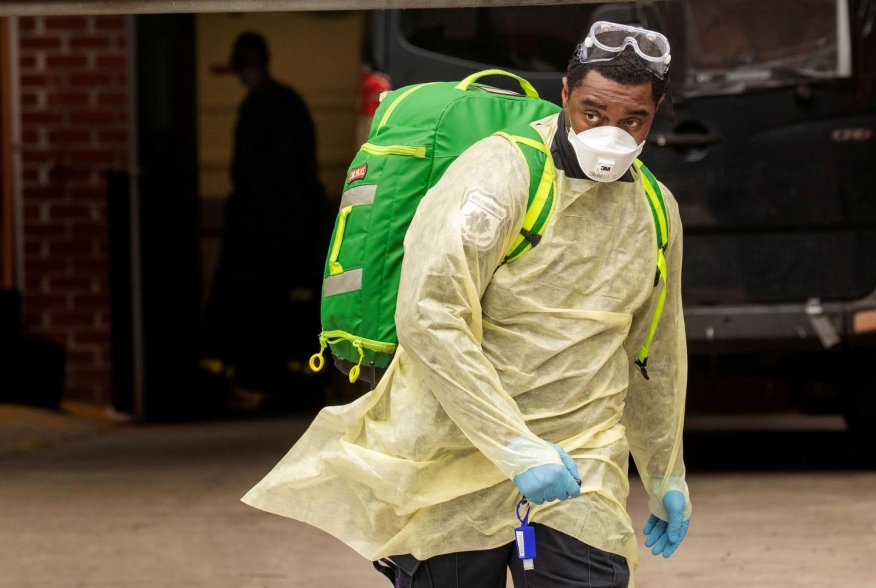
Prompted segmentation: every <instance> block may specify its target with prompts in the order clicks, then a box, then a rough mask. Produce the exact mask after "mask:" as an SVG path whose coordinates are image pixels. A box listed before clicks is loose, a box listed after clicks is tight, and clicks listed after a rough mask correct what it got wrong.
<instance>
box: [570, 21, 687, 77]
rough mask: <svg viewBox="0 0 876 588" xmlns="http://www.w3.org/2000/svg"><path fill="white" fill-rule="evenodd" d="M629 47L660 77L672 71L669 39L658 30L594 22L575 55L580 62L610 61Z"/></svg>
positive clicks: (643, 63)
mask: <svg viewBox="0 0 876 588" xmlns="http://www.w3.org/2000/svg"><path fill="white" fill-rule="evenodd" d="M627 47H632V48H633V50H634V51H635V52H636V54H637V55H638V56H639V57H640V58H641V60H642V65H644V66H645V67H647V68H648V69H649V70H651V73H653V74H654V75H655V76H657V77H658V78H660V79H661V80H662V79H663V77H664V76H665V75H666V72H667V71H669V61H670V59H671V56H670V55H669V40H668V39H667V38H666V37H664V36H663V35H661V34H660V33H658V32H655V31H649V30H647V29H640V28H638V27H631V26H627V25H622V24H617V23H613V22H606V21H604V20H601V21H598V22H595V23H593V26H591V27H590V32H589V33H588V34H587V38H585V39H584V42H583V43H581V44H579V45H578V48H577V50H576V51H575V57H577V58H578V61H580V62H581V63H595V62H599V61H611V60H612V59H614V58H615V57H617V56H618V55H620V54H621V52H622V51H623V50H624V49H626V48H627Z"/></svg>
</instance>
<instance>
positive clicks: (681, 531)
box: [643, 490, 690, 558]
mask: <svg viewBox="0 0 876 588" xmlns="http://www.w3.org/2000/svg"><path fill="white" fill-rule="evenodd" d="M686 505H687V500H685V498H684V494H682V493H681V492H679V491H678V490H670V491H669V492H667V493H666V494H665V495H664V496H663V507H664V508H665V509H666V512H667V513H668V514H669V522H668V523H667V522H666V521H664V520H663V519H661V518H658V517H656V516H655V515H651V516H650V517H648V522H647V523H645V528H644V529H643V532H644V533H645V535H646V537H645V547H651V553H652V554H654V555H661V554H662V555H663V557H664V558H667V557H669V556H670V555H672V554H673V553H675V550H676V549H678V546H679V545H681V542H682V541H683V540H684V536H685V535H687V528H688V526H689V525H690V519H688V520H686V521H683V520H682V519H681V517H683V516H684V507H685V506H686Z"/></svg>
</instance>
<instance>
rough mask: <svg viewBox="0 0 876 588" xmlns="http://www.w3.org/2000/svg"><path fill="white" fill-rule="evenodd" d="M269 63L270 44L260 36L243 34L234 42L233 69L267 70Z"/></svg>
mask: <svg viewBox="0 0 876 588" xmlns="http://www.w3.org/2000/svg"><path fill="white" fill-rule="evenodd" d="M268 61H269V55H268V42H267V41H265V38H264V37H263V36H261V35H260V34H258V33H253V32H246V33H242V34H241V35H240V36H238V37H237V39H236V40H235V41H234V50H233V51H232V52H231V67H233V68H234V69H241V68H243V67H246V66H255V67H258V68H261V69H266V68H267V67H268Z"/></svg>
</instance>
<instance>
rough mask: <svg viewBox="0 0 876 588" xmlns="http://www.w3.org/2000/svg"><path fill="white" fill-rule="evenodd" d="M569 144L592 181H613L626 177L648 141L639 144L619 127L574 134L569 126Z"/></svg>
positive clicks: (603, 127)
mask: <svg viewBox="0 0 876 588" xmlns="http://www.w3.org/2000/svg"><path fill="white" fill-rule="evenodd" d="M569 143H571V144H572V148H573V149H574V150H575V155H576V156H577V158H578V163H579V164H580V165H581V169H582V170H583V171H584V173H585V174H586V175H587V177H588V178H590V179H591V180H595V181H597V182H613V181H615V180H617V179H619V178H620V177H621V176H623V175H624V174H625V173H626V171H627V170H628V169H630V166H631V165H633V161H634V160H635V159H636V157H638V156H639V153H641V152H642V148H643V147H644V146H645V142H644V141H642V142H641V143H636V140H635V139H634V138H633V136H632V135H630V134H629V133H628V132H626V131H624V130H623V129H620V128H618V127H610V126H602V127H595V128H592V129H587V130H586V131H581V132H580V133H575V131H574V130H572V129H571V125H570V128H569Z"/></svg>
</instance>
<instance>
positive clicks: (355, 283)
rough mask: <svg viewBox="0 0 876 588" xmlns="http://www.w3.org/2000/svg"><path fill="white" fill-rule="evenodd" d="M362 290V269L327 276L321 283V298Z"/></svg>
mask: <svg viewBox="0 0 876 588" xmlns="http://www.w3.org/2000/svg"><path fill="white" fill-rule="evenodd" d="M361 289H362V268H361V267H360V268H356V269H351V270H347V271H345V272H342V273H340V274H336V275H333V276H327V277H326V279H325V280H324V281H323V283H322V295H323V296H335V295H337V294H346V293H347V292H355V291H356V290H361Z"/></svg>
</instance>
